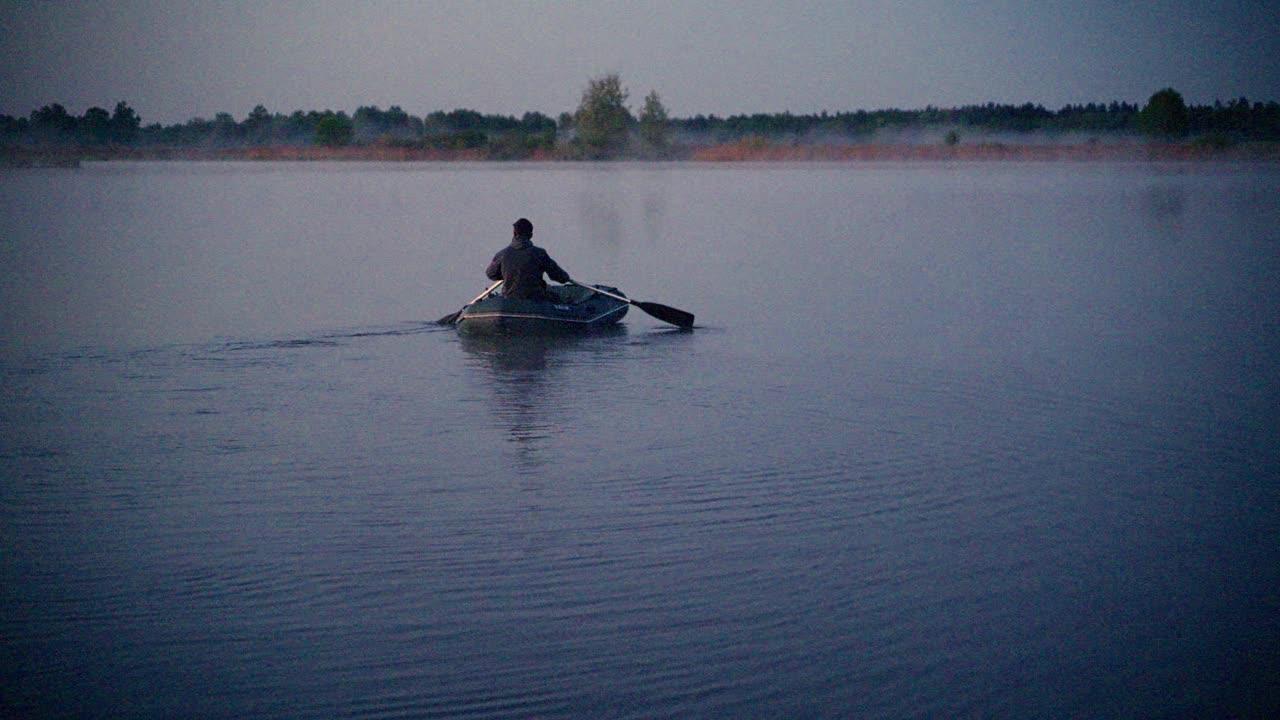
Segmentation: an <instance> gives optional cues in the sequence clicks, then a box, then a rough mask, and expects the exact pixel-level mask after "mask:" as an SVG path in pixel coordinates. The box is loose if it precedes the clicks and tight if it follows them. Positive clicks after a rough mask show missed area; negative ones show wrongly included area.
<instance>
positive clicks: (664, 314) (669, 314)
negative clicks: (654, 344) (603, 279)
mask: <svg viewBox="0 0 1280 720" xmlns="http://www.w3.org/2000/svg"><path fill="white" fill-rule="evenodd" d="M565 284H566V285H577V286H578V287H580V288H586V289H588V290H590V291H591V292H596V293H600V294H601V295H607V296H609V297H611V298H613V299H614V300H621V301H622V302H624V303H628V304H630V305H635V306H636V307H638V308H640V309H641V310H643V311H645V312H647V313H649V314H650V315H652V316H654V317H656V318H658V319H659V320H661V321H662V322H665V323H671V324H672V325H675V326H676V327H682V328H691V327H693V313H688V312H685V311H683V310H677V309H676V308H673V307H667V306H666V305H659V304H658V303H652V302H641V301H639V300H632V299H631V298H628V297H623V296H622V295H617V294H615V293H611V292H609V291H608V290H601V289H600V288H598V287H594V286H592V285H583V284H582V283H580V282H577V281H576V280H570V281H569V282H567V283H565Z"/></svg>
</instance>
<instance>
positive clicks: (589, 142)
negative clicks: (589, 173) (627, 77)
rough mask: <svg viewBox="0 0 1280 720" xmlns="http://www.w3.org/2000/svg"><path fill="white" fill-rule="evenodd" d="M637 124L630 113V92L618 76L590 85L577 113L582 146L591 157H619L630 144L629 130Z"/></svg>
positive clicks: (610, 75) (595, 80) (598, 80)
mask: <svg viewBox="0 0 1280 720" xmlns="http://www.w3.org/2000/svg"><path fill="white" fill-rule="evenodd" d="M632 122H634V121H633V119H632V117H631V112H630V111H629V110H627V90H626V88H624V87H622V81H621V80H620V79H618V76H617V74H609V75H604V76H602V77H598V78H595V79H593V80H591V81H590V82H588V83H587V89H586V90H585V91H584V92H583V93H582V102H581V103H580V104H579V105H578V111H577V112H576V113H574V125H575V127H576V128H577V131H578V144H579V145H580V146H581V147H582V149H583V151H584V152H585V153H586V154H587V156H588V157H591V158H604V157H609V156H612V155H616V154H618V153H619V152H621V151H622V150H623V149H624V148H625V147H626V145H627V131H628V129H629V128H630V125H631V123H632Z"/></svg>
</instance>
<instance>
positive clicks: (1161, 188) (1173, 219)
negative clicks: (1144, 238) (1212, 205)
mask: <svg viewBox="0 0 1280 720" xmlns="http://www.w3.org/2000/svg"><path fill="white" fill-rule="evenodd" d="M1186 202H1187V200H1186V190H1185V189H1184V188H1183V186H1182V185H1181V184H1178V185H1156V186H1152V187H1149V188H1147V189H1146V190H1145V191H1144V192H1143V193H1142V209H1143V211H1144V215H1145V216H1146V218H1147V220H1148V221H1149V222H1150V223H1151V229H1152V231H1153V234H1154V235H1155V236H1156V237H1157V238H1159V239H1160V240H1162V241H1164V242H1168V243H1177V242H1180V241H1181V240H1182V236H1183V227H1182V225H1183V217H1184V216H1185V215H1186Z"/></svg>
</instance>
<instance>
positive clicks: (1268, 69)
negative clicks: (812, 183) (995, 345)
mask: <svg viewBox="0 0 1280 720" xmlns="http://www.w3.org/2000/svg"><path fill="white" fill-rule="evenodd" d="M605 73H618V74H619V75H620V76H621V78H622V82H623V85H624V86H625V87H627V88H628V89H629V90H630V93H631V103H630V104H631V107H632V108H633V109H637V110H638V108H639V106H640V104H641V100H642V99H643V97H644V96H645V95H646V94H647V93H648V92H649V91H650V90H656V91H657V92H658V93H659V94H660V95H661V97H662V99H663V102H664V104H665V105H666V106H667V109H668V110H669V112H670V113H671V114H672V115H673V116H676V117H689V116H692V115H697V114H716V115H720V116H727V115H734V114H739V113H753V112H769V113H771V112H782V111H784V110H790V111H791V112H796V113H809V112H819V111H822V110H827V111H830V112H838V111H844V110H859V109H863V110H873V109H879V108H889V107H896V108H903V109H919V108H923V107H925V106H927V105H934V106H938V107H956V106H960V105H966V104H975V103H986V102H996V103H1015V104H1022V103H1025V102H1032V103H1038V104H1043V105H1044V106H1046V107H1048V108H1050V109H1058V108H1060V107H1061V106H1062V105H1065V104H1068V103H1087V102H1110V101H1112V100H1121V101H1127V102H1134V103H1144V102H1145V101H1146V99H1147V98H1148V97H1149V96H1150V95H1151V93H1153V92H1155V91H1156V90H1159V89H1161V88H1163V87H1167V86H1172V87H1174V88H1175V89H1177V90H1179V91H1180V92H1181V93H1182V94H1183V96H1184V97H1185V98H1186V100H1187V101H1188V102H1189V103H1193V104H1203V103H1212V102H1213V101H1214V100H1215V99H1222V100H1224V101H1226V100H1230V99H1233V98H1238V97H1241V96H1245V97H1248V98H1249V99H1250V100H1280V2H1277V1H1275V0H1253V1H1244V0H1223V1H1220V2H1214V1H1212V0H1201V1H1199V2H1193V1H1189V0H1174V1H1163V0H1140V1H1130V0H964V1H961V0H901V1H892V0H846V1H845V2H806V1H802V0H735V1H732V2H728V1H726V2H719V1H717V2H700V1H699V0H672V1H670V2H666V1H657V0H654V1H651V2H645V1H635V2H622V1H620V0H618V1H613V0H606V1H602V0H579V1H577V2H569V1H561V0H542V1H534V0H530V1H527V2H522V1H519V0H466V1H459V2H452V1H426V0H423V1H419V2H409V1H405V0H401V1H395V2H392V1H385V2H378V1H374V0H276V1H272V0H259V1H245V2H233V1H229V0H228V1H220V0H90V1H80V0H47V1H46V0H0V113H4V114H8V115H14V116H27V115H29V114H30V113H31V111H32V110H35V109H37V108H39V107H41V106H43V105H46V104H49V103H55V102H56V103H61V104H62V105H64V106H66V108H67V110H68V111H69V112H71V113H72V114H76V115H79V114H82V113H83V112H84V111H85V110H86V109H88V108H89V107H92V106H95V105H96V106H99V107H104V108H106V109H108V110H110V109H112V108H113V107H114V106H115V104H116V102H118V101H120V100H124V101H126V102H128V103H129V105H130V106H132V107H133V109H134V110H135V111H137V113H138V114H139V115H140V116H141V117H142V120H143V122H144V123H148V124H149V123H152V122H160V123H164V124H173V123H181V122H185V121H186V120H189V119H191V118H193V117H204V118H212V117H213V116H214V115H215V114H216V113H219V112H229V113H231V114H232V115H233V116H234V117H235V118H236V119H237V120H241V119H243V118H244V117H245V116H246V115H248V113H249V111H250V110H252V109H253V107H254V106H255V105H259V104H261V105H265V106H266V107H267V109H268V110H270V111H272V112H282V113H289V112H292V111H294V110H324V109H332V110H345V111H347V112H349V113H350V112H354V111H355V109H356V108H358V107H360V106H362V105H376V106H378V107H381V108H383V109H386V108H388V107H390V106H392V105H399V106H400V107H401V108H403V109H404V110H405V111H406V112H408V113H410V114H412V115H418V116H422V115H425V114H427V113H429V112H433V111H435V110H453V109H457V108H467V109H471V110H478V111H480V112H483V113H500V114H504V115H517V116H518V115H521V114H523V113H525V112H528V111H538V112H542V113H546V114H547V115H551V116H552V117H555V116H558V115H559V114H560V113H561V112H566V111H572V110H573V109H574V108H575V107H576V106H577V104H578V101H579V100H580V99H581V96H582V91H583V89H584V88H585V87H586V84H587V81H588V80H589V79H591V78H593V77H598V76H600V75H603V74H605Z"/></svg>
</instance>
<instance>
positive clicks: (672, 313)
mask: <svg viewBox="0 0 1280 720" xmlns="http://www.w3.org/2000/svg"><path fill="white" fill-rule="evenodd" d="M631 304H632V305H635V306H636V307H638V308H640V309H641V310H643V311H645V312H647V313H649V314H650V315H652V316H654V317H656V318H658V319H659V320H661V321H662V322H665V323H671V324H672V325H675V326H676V327H682V328H691V327H693V313H690V312H685V311H684V310H678V309H676V308H673V307H668V306H666V305H659V304H658V303H653V302H641V301H639V300H632V301H631Z"/></svg>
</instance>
